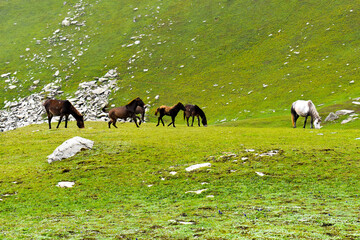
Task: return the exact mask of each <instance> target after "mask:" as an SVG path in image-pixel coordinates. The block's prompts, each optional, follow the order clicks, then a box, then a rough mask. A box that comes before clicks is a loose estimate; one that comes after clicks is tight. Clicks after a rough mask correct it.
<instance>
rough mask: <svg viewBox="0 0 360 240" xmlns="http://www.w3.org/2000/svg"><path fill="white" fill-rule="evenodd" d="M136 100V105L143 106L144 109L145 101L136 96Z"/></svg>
mask: <svg viewBox="0 0 360 240" xmlns="http://www.w3.org/2000/svg"><path fill="white" fill-rule="evenodd" d="M136 102H137V105H138V106H140V107H142V108H144V109H145V103H144V102H143V100H141V98H139V97H137V98H136Z"/></svg>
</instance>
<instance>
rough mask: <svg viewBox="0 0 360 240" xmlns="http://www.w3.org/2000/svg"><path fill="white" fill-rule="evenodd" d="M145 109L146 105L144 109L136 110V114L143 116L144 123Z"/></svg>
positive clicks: (138, 108)
mask: <svg viewBox="0 0 360 240" xmlns="http://www.w3.org/2000/svg"><path fill="white" fill-rule="evenodd" d="M145 108H146V105H144V107H141V106H137V107H136V110H135V114H140V115H141V117H140V119H141V121H142V122H145Z"/></svg>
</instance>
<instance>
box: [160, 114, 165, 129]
mask: <svg viewBox="0 0 360 240" xmlns="http://www.w3.org/2000/svg"><path fill="white" fill-rule="evenodd" d="M163 117H164V115H162V116H161V118H160V120H161V122H162V125H163V127H165V123H164V120H163Z"/></svg>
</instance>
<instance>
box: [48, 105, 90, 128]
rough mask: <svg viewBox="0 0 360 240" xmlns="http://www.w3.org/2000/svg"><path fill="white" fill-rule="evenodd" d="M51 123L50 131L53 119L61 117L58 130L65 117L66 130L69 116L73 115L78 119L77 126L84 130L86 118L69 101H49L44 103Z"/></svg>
mask: <svg viewBox="0 0 360 240" xmlns="http://www.w3.org/2000/svg"><path fill="white" fill-rule="evenodd" d="M43 106H44V107H45V110H46V114H47V116H48V121H49V129H51V119H52V117H53V116H60V119H59V123H58V125H57V126H56V128H59V125H60V123H61V120H62V118H63V116H65V128H67V122H68V118H69V115H70V114H71V115H72V116H73V117H74V118H75V119H76V124H77V126H78V127H79V128H84V118H83V116H82V115H81V114H80V113H79V112H78V110H76V108H75V107H74V106H73V105H72V104H71V103H70V102H69V101H68V100H56V99H48V100H46V101H45V102H44V103H43Z"/></svg>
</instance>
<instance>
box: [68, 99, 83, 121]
mask: <svg viewBox="0 0 360 240" xmlns="http://www.w3.org/2000/svg"><path fill="white" fill-rule="evenodd" d="M65 104H66V105H68V107H69V109H71V111H72V114H71V115H73V116H74V118H76V119H79V118H81V117H82V116H83V115H82V114H81V113H80V112H79V111H78V110H77V109H76V108H75V107H74V106H73V105H72V104H71V102H70V101H68V100H66V101H65Z"/></svg>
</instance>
